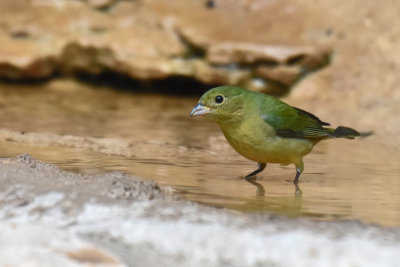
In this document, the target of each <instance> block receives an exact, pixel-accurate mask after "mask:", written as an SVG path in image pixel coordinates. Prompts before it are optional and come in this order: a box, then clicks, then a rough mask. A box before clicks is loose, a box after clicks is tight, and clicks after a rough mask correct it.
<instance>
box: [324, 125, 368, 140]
mask: <svg viewBox="0 0 400 267" xmlns="http://www.w3.org/2000/svg"><path fill="white" fill-rule="evenodd" d="M329 132H330V134H331V136H332V137H334V138H347V139H354V138H356V137H357V136H360V133H359V132H357V131H356V130H354V129H351V128H349V127H344V126H339V127H337V128H336V129H332V128H329Z"/></svg>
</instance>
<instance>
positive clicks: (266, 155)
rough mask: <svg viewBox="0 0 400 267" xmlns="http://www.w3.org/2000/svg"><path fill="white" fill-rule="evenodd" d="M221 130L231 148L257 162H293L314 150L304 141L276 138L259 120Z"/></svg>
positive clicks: (307, 141)
mask: <svg viewBox="0 0 400 267" xmlns="http://www.w3.org/2000/svg"><path fill="white" fill-rule="evenodd" d="M220 127H221V129H222V132H223V133H224V135H225V138H226V139H227V141H228V143H229V144H230V145H231V146H232V147H233V149H235V150H236V151H237V152H238V153H239V154H241V155H242V156H244V157H245V158H248V159H250V160H253V161H256V162H270V163H281V164H289V163H296V162H297V161H298V160H299V159H301V158H302V157H303V156H304V155H305V154H308V153H309V152H310V151H311V149H312V147H313V144H312V142H310V141H309V140H306V139H295V138H281V137H279V136H277V135H276V133H275V129H274V128H273V127H272V126H270V125H269V124H267V123H266V122H264V121H263V120H262V119H261V118H260V119H259V120H258V119H257V118H254V119H249V120H246V121H243V122H241V123H238V124H232V125H220Z"/></svg>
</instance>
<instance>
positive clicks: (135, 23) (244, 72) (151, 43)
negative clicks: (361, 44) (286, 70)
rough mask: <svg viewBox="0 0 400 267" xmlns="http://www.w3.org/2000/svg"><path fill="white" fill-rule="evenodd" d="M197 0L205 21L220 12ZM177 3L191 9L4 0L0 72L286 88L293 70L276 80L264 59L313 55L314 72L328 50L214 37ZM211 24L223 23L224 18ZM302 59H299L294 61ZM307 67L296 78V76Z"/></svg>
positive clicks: (288, 60) (95, 0)
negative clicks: (178, 79) (110, 75)
mask: <svg viewBox="0 0 400 267" xmlns="http://www.w3.org/2000/svg"><path fill="white" fill-rule="evenodd" d="M199 4H201V6H199V8H201V9H200V10H199V15H200V16H201V18H202V19H204V22H205V21H207V19H209V18H212V19H215V18H217V17H216V16H219V15H218V14H214V15H213V14H212V13H209V11H210V10H212V9H217V8H219V7H221V6H220V5H219V4H217V3H208V4H207V5H205V6H204V5H203V3H200V2H199ZM176 5H182V7H183V8H184V10H185V12H187V11H188V10H190V9H191V8H192V6H191V4H188V3H186V2H182V1H179V0H175V1H173V2H171V4H170V5H167V6H165V5H163V4H162V5H155V2H153V1H116V0H87V1H86V3H85V2H81V1H67V0H61V1H58V2H52V1H48V2H41V1H27V0H20V1H18V2H15V3H14V4H10V3H4V2H3V3H0V15H1V16H0V25H2V31H0V41H2V47H1V49H0V78H1V79H6V80H21V79H22V80H23V79H48V78H51V77H52V76H53V75H55V74H58V73H61V74H62V75H76V74H89V75H100V74H102V73H108V72H112V73H115V74H118V75H124V76H127V77H130V78H133V79H140V80H149V79H165V78H168V77H176V76H180V77H188V78H192V79H194V80H198V81H200V82H203V83H206V84H232V85H242V86H244V85H248V86H251V87H253V88H255V89H257V90H260V91H269V92H270V93H274V94H282V93H284V92H286V91H287V90H288V89H289V88H290V86H292V85H293V83H289V82H288V80H287V77H286V78H284V79H285V80H283V81H280V80H279V79H280V77H281V76H280V75H273V76H274V77H273V80H271V79H270V76H271V74H270V75H265V71H259V70H257V69H258V68H259V65H260V64H270V63H272V64H276V65H279V66H281V65H287V64H290V65H298V66H300V68H302V69H304V66H305V65H304V64H305V63H307V62H310V61H312V62H313V63H314V64H313V66H312V67H310V66H307V70H306V71H305V72H309V71H314V70H316V69H318V68H320V67H322V66H324V65H325V64H326V60H324V59H326V57H328V56H329V54H330V52H329V51H327V50H323V49H320V47H319V45H317V44H308V45H307V46H303V45H301V46H298V45H293V44H285V43H282V44H281V45H270V44H268V43H265V42H259V41H256V40H255V41H248V42H241V41H233V40H230V39H231V33H230V32H225V33H224V34H223V35H222V36H221V40H219V41H217V42H216V41H215V40H214V39H213V38H208V35H207V32H201V31H199V30H198V29H196V26H195V25H193V22H190V24H189V25H186V24H184V23H183V19H184V17H185V16H186V15H185V14H182V13H180V12H177V13H174V12H173V10H174V7H175V6H176ZM24 7H25V8H24ZM11 9H12V10H13V15H12V16H10V15H9V14H10V10H11ZM28 9H29V13H26V10H28ZM105 9H107V12H103V10H105ZM72 14H73V15H72ZM235 14H236V15H240V16H246V17H248V18H249V19H250V18H251V14H247V11H246V9H235ZM210 15H211V17H210ZM196 16H197V15H196ZM224 16H226V15H224ZM211 26H212V27H214V26H215V27H216V29H219V30H223V27H222V26H223V25H218V24H217V25H211ZM222 37H224V38H222ZM298 58H301V59H302V60H301V62H300V60H299V61H298V62H297V61H296V60H294V61H293V59H298ZM315 59H320V60H319V61H318V60H315ZM295 61H296V62H295ZM272 67H273V66H272ZM260 74H262V75H260ZM291 74H292V75H296V73H295V72H292V73H291ZM302 74H304V73H298V76H297V77H295V78H292V79H293V80H294V81H296V80H298V79H300V78H301V77H302ZM277 79H278V80H279V81H278V82H277V81H276V80H277ZM254 81H258V82H254Z"/></svg>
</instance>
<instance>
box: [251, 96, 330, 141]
mask: <svg viewBox="0 0 400 267" xmlns="http://www.w3.org/2000/svg"><path fill="white" fill-rule="evenodd" d="M254 94H256V95H257V96H255V97H254V98H253V99H254V100H253V101H254V102H256V105H257V106H258V107H257V109H258V110H259V111H260V114H259V115H260V116H261V117H262V119H263V120H264V121H265V122H266V123H268V124H269V125H271V126H272V127H273V128H274V129H275V131H276V134H277V135H278V136H281V137H286V138H307V139H323V138H326V137H329V136H330V131H329V129H326V128H323V127H322V126H323V125H329V123H326V122H323V121H321V120H320V119H319V118H318V117H316V116H315V115H313V114H311V113H309V112H307V111H304V110H302V109H299V108H295V107H292V106H290V105H288V104H286V103H284V102H282V101H280V100H278V99H276V98H274V97H272V96H269V95H265V94H261V93H254Z"/></svg>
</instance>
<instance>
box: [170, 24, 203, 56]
mask: <svg viewBox="0 0 400 267" xmlns="http://www.w3.org/2000/svg"><path fill="white" fill-rule="evenodd" d="M174 33H175V34H176V36H177V37H178V39H179V41H180V42H181V43H182V44H183V45H184V46H185V48H186V53H185V54H184V55H183V58H185V59H194V58H200V59H204V58H205V56H206V53H207V51H206V49H205V48H204V47H201V46H200V45H197V44H195V43H194V42H192V41H191V40H190V38H188V37H186V36H185V35H184V34H182V33H181V32H180V31H179V30H177V29H175V31H174Z"/></svg>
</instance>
